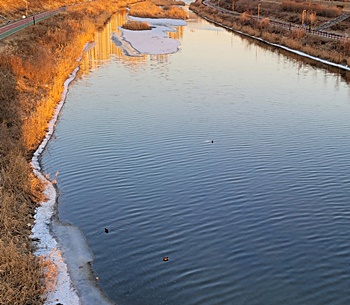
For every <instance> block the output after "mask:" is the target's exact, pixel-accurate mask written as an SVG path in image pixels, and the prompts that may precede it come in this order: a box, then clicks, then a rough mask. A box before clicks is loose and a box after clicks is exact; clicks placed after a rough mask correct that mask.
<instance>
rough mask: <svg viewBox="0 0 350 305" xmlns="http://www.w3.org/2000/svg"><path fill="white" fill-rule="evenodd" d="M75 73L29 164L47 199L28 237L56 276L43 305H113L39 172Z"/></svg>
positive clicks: (53, 190)
mask: <svg viewBox="0 0 350 305" xmlns="http://www.w3.org/2000/svg"><path fill="white" fill-rule="evenodd" d="M78 70H79V67H77V68H75V70H74V71H73V72H72V73H71V74H70V75H69V78H68V79H67V80H66V81H65V83H64V89H63V93H62V96H61V101H60V102H59V103H58V104H57V106H56V108H55V111H54V115H53V117H52V119H51V120H50V122H49V126H48V132H47V133H46V136H45V138H44V140H43V141H42V142H41V144H40V146H39V148H38V149H37V150H36V151H35V153H34V155H33V157H32V161H31V165H32V168H33V172H34V174H35V175H36V176H37V177H38V178H39V179H40V180H41V181H43V182H44V184H45V191H44V194H45V196H46V197H47V200H46V201H45V202H42V203H41V204H40V206H39V207H38V208H37V209H36V214H35V221H34V226H33V229H32V235H31V238H32V239H33V240H37V241H38V242H37V243H36V247H37V250H36V252H35V255H36V256H43V257H45V258H46V259H49V260H50V261H51V262H52V263H53V264H54V265H55V267H56V270H57V277H56V278H55V279H50V280H51V284H52V285H53V287H52V290H50V291H48V292H47V294H46V295H45V296H44V297H45V298H46V300H45V305H56V304H58V303H61V304H63V305H80V304H101V305H111V304H114V303H112V302H110V301H109V300H108V299H107V297H106V296H105V295H104V294H103V292H102V291H101V289H100V288H99V287H98V285H97V282H96V279H95V277H94V275H93V271H92V268H91V262H92V261H93V259H94V258H93V254H92V252H91V250H90V248H89V246H88V244H87V242H86V239H85V237H84V235H83V233H82V232H81V231H80V229H79V228H77V227H74V226H71V225H65V224H62V223H61V222H60V221H59V219H58V215H57V214H58V213H57V204H58V202H57V197H58V193H57V190H56V188H55V186H54V185H53V183H52V182H51V181H50V180H49V179H48V178H47V177H46V176H45V175H44V174H43V173H42V171H41V170H42V167H41V164H40V159H41V155H42V153H43V152H44V150H45V148H46V146H47V144H48V142H49V141H50V139H51V137H52V135H53V133H54V128H55V124H56V122H57V119H58V117H59V114H60V112H61V110H62V107H63V105H64V103H65V101H66V97H67V93H68V87H69V85H70V83H71V82H72V81H73V80H74V79H75V77H76V74H77V72H78Z"/></svg>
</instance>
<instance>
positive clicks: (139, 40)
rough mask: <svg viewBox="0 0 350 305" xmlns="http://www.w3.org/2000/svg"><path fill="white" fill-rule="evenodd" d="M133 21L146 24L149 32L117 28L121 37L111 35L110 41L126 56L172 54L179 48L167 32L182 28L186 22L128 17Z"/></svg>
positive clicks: (178, 44) (176, 41) (178, 42)
mask: <svg viewBox="0 0 350 305" xmlns="http://www.w3.org/2000/svg"><path fill="white" fill-rule="evenodd" d="M128 18H129V19H131V20H134V21H143V22H148V23H149V24H150V25H151V26H152V29H151V30H145V31H132V30H126V29H123V28H121V27H120V28H119V29H120V30H121V32H122V35H120V34H118V33H113V35H112V39H113V41H114V42H115V44H116V45H118V46H119V47H121V48H122V49H123V52H124V54H125V55H127V56H139V55H140V54H149V55H156V54H172V53H176V52H177V51H178V50H179V48H180V45H181V43H180V41H178V40H176V39H172V38H170V37H169V36H168V34H167V32H174V31H176V30H175V29H173V28H172V27H175V26H184V25H186V24H187V23H186V21H184V20H179V19H157V18H140V17H132V16H129V17H128Z"/></svg>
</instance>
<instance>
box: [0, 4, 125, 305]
mask: <svg viewBox="0 0 350 305" xmlns="http://www.w3.org/2000/svg"><path fill="white" fill-rule="evenodd" d="M127 3H128V2H126V1H125V2H119V3H117V2H110V1H99V2H98V3H95V2H91V3H85V4H81V5H79V6H71V7H69V8H68V9H67V11H66V12H65V13H61V14H59V15H57V16H54V17H52V18H50V19H48V20H45V21H42V22H40V23H38V24H36V25H35V26H33V27H30V28H27V29H26V30H23V31H22V32H20V33H19V34H17V35H13V36H10V37H9V38H7V39H5V40H2V41H1V43H0V83H1V90H0V137H1V146H0V155H1V159H0V173H1V176H0V210H1V213H0V252H1V261H0V291H1V295H0V299H1V304H4V305H5V304H11V305H17V304H18V305H19V304H21V305H22V304H28V305H31V304H33V305H34V304H35V305H40V304H43V303H44V301H45V300H44V298H43V296H44V295H45V294H46V293H47V292H48V291H50V290H52V289H53V287H54V285H55V283H56V280H57V279H56V276H57V268H56V266H55V265H54V264H52V260H51V257H50V255H41V256H40V257H36V256H34V255H33V253H34V251H35V250H37V249H36V247H35V245H33V241H34V243H37V244H38V243H40V240H39V239H38V237H35V236H32V235H31V234H32V232H31V229H32V227H33V224H34V217H35V214H36V207H37V206H38V205H40V202H43V201H45V198H47V197H48V195H47V194H44V193H43V192H44V188H45V186H44V184H43V183H42V182H41V181H40V180H39V179H38V178H36V177H35V176H34V174H33V172H32V168H31V166H30V164H29V161H30V159H31V156H32V154H33V152H34V151H35V150H36V148H37V147H38V145H39V143H41V141H42V139H43V138H44V137H45V134H46V132H47V125H48V122H49V120H50V119H51V117H52V115H53V111H54V109H55V107H56V105H57V103H58V102H59V101H60V100H61V95H62V91H63V88H64V82H65V81H66V79H67V77H68V75H69V74H70V73H71V72H72V71H73V70H74V69H75V68H76V66H77V65H78V63H77V58H79V56H80V55H81V52H82V50H83V48H84V44H85V43H86V42H88V41H91V40H93V37H94V33H95V31H96V30H97V29H99V28H101V27H102V26H103V25H104V24H105V23H106V21H107V20H108V19H109V18H110V16H111V15H112V14H113V13H114V12H115V11H116V9H118V8H121V7H125V6H126V5H127ZM49 179H50V180H52V179H53V178H52V177H51V178H49ZM36 217H37V216H36Z"/></svg>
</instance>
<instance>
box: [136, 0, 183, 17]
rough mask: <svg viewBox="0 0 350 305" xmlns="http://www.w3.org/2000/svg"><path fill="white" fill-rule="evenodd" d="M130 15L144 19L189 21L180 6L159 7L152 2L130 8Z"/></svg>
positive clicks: (141, 3)
mask: <svg viewBox="0 0 350 305" xmlns="http://www.w3.org/2000/svg"><path fill="white" fill-rule="evenodd" d="M129 13H130V15H131V16H135V17H142V18H172V19H187V14H186V12H185V11H184V10H183V9H182V8H181V7H178V6H165V7H163V8H162V7H159V6H157V5H155V4H154V3H152V2H150V1H144V2H140V3H136V4H134V5H132V6H131V7H130V12H129Z"/></svg>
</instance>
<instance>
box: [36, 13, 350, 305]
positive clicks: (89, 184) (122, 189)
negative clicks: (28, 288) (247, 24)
mask: <svg viewBox="0 0 350 305" xmlns="http://www.w3.org/2000/svg"><path fill="white" fill-rule="evenodd" d="M123 18H124V17H123V16H121V15H120V16H116V17H115V18H113V19H112V21H111V23H110V24H109V25H108V27H107V28H106V30H105V31H104V32H103V33H102V34H100V35H99V36H98V37H97V41H96V46H95V48H94V49H91V50H90V51H89V52H88V54H87V56H86V57H85V58H84V65H83V69H82V70H83V72H84V73H83V74H82V77H81V78H80V79H79V80H78V81H76V82H75V84H74V85H73V86H72V87H71V89H70V92H69V95H68V99H67V102H66V105H65V107H64V110H63V112H62V115H61V118H60V121H59V123H58V125H57V130H56V133H55V139H54V140H52V141H51V142H50V144H49V147H48V149H47V151H46V153H45V154H44V156H43V164H44V167H45V170H46V171H47V172H48V173H51V175H54V173H56V171H59V175H58V177H57V181H58V187H59V191H60V197H59V217H60V219H61V221H62V222H68V223H71V224H73V225H75V226H79V227H81V229H82V230H83V232H84V234H85V235H86V238H87V240H88V242H89V245H90V247H91V249H92V251H93V253H94V255H95V261H94V263H93V268H94V270H95V273H96V275H97V276H98V277H99V284H100V285H101V287H102V289H103V290H104V292H105V293H106V294H107V295H108V297H109V298H111V299H112V300H113V301H114V302H116V303H117V304H121V305H145V304H149V305H155V304H168V305H179V304H185V305H192V304H201V305H203V304H204V305H205V304H208V305H213V304H215V305H217V304H225V305H229V304H230V305H231V304H235V305H236V304H237V305H238V304H239V305H240V304H248V305H255V304H256V305H265V304H266V305H280V304H284V305H294V304H295V305H300V304H303V305H315V304H317V305H323V304H324V305H329V304H334V305H335V304H350V295H349V288H350V268H349V257H350V240H349V232H350V204H349V202H350V200H349V199H350V188H349V186H350V178H349V177H350V154H349V143H350V133H349V128H350V120H349V117H350V87H349V85H348V84H347V83H346V82H345V81H344V80H343V79H342V77H341V76H340V75H339V74H336V73H332V72H329V71H327V70H325V69H320V68H316V67H313V66H311V65H309V64H305V63H304V64H303V63H302V62H301V61H299V60H297V59H293V58H291V57H286V56H285V55H283V54H281V53H279V52H278V51H276V50H273V49H269V48H265V47H262V46H259V45H257V44H255V43H252V42H251V41H248V40H246V39H244V38H241V37H239V36H237V35H235V34H231V33H229V32H227V31H225V30H222V29H220V28H217V27H215V26H213V25H210V24H208V23H207V22H205V21H203V20H201V19H198V18H193V19H191V20H190V21H189V22H188V25H187V26H186V27H183V28H180V29H179V32H178V33H177V34H176V35H174V34H172V35H173V36H174V38H177V39H179V40H180V41H181V50H180V51H179V52H177V53H175V54H171V55H163V56H141V57H132V58H130V57H126V56H124V55H123V54H122V51H121V50H120V49H119V48H118V47H117V46H115V45H113V43H112V41H111V40H110V32H111V31H115V30H117V27H118V25H120V24H121V23H122V22H123ZM104 228H108V230H109V233H108V234H106V233H105V232H104ZM165 256H167V257H169V261H167V262H164V261H163V257H165Z"/></svg>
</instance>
